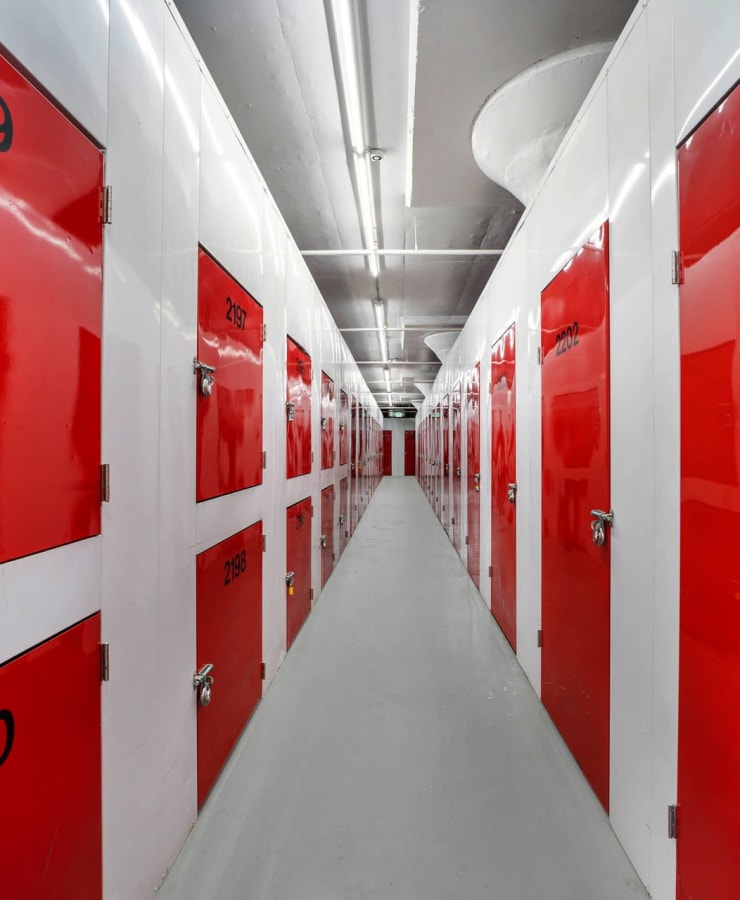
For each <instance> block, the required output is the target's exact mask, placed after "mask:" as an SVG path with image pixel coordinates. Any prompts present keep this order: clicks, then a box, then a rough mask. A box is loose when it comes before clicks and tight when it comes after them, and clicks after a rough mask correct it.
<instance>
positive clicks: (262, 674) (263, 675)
mask: <svg viewBox="0 0 740 900" xmlns="http://www.w3.org/2000/svg"><path fill="white" fill-rule="evenodd" d="M266 677H267V667H266V666H265V664H264V663H260V678H261V679H262V680H263V681H264V680H265V678H266Z"/></svg>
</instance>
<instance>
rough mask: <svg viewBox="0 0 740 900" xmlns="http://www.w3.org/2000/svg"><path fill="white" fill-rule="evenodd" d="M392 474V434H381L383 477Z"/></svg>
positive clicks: (390, 432) (385, 432)
mask: <svg viewBox="0 0 740 900" xmlns="http://www.w3.org/2000/svg"><path fill="white" fill-rule="evenodd" d="M392 474H393V432H392V431H384V432H383V475H392Z"/></svg>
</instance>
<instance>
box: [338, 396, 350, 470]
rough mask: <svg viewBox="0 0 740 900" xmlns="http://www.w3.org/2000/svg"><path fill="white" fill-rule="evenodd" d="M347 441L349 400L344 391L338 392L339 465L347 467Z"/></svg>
mask: <svg viewBox="0 0 740 900" xmlns="http://www.w3.org/2000/svg"><path fill="white" fill-rule="evenodd" d="M348 439H349V398H348V397H347V392H346V391H340V392H339V465H340V466H346V465H347V444H348Z"/></svg>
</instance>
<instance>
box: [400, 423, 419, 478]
mask: <svg viewBox="0 0 740 900" xmlns="http://www.w3.org/2000/svg"><path fill="white" fill-rule="evenodd" d="M403 474H404V475H415V474H416V432H415V431H411V430H409V431H404V433H403Z"/></svg>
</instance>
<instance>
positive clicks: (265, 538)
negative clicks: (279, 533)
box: [262, 534, 267, 553]
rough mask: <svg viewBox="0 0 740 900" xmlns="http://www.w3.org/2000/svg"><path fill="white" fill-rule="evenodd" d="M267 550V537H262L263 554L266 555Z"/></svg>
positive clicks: (264, 535)
mask: <svg viewBox="0 0 740 900" xmlns="http://www.w3.org/2000/svg"><path fill="white" fill-rule="evenodd" d="M266 550H267V535H266V534H263V535H262V552H263V553H264V552H265V551H266Z"/></svg>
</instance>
